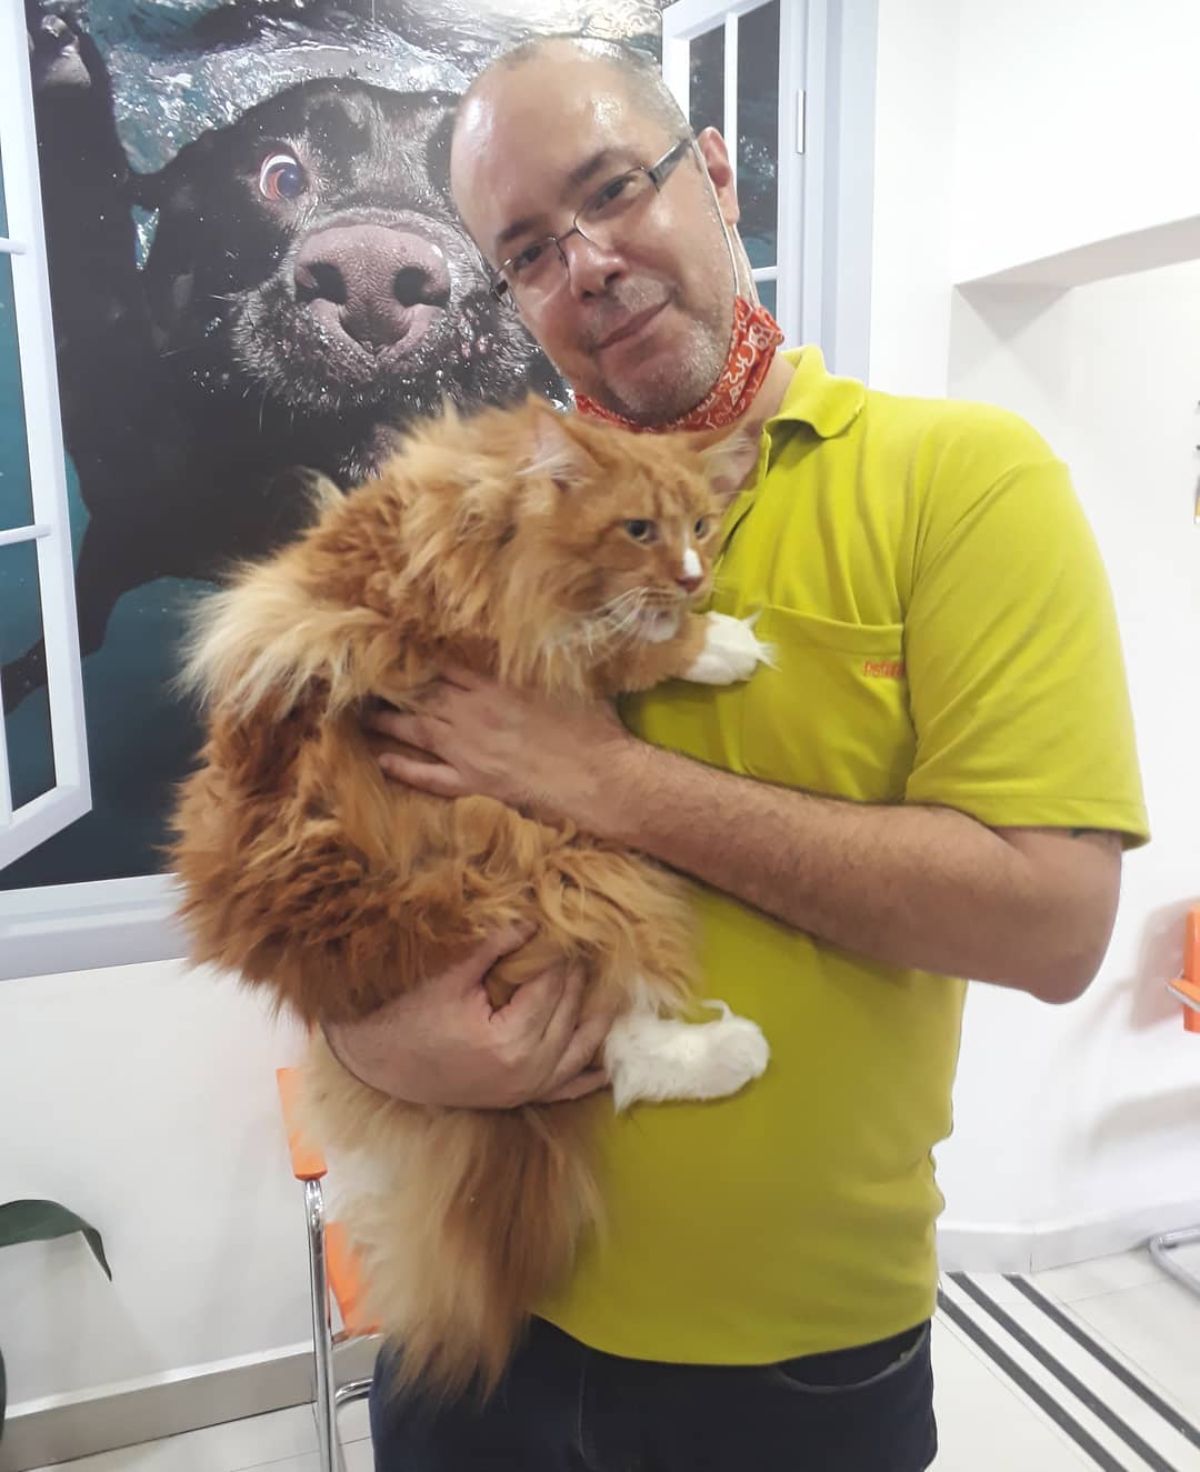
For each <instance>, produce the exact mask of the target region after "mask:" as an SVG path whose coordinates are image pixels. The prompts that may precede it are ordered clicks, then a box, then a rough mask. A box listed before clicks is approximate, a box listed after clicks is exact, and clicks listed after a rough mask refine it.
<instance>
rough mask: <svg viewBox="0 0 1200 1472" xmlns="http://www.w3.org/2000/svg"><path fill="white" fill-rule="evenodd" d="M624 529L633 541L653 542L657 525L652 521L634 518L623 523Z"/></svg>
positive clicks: (656, 534)
mask: <svg viewBox="0 0 1200 1472" xmlns="http://www.w3.org/2000/svg"><path fill="white" fill-rule="evenodd" d="M625 530H626V531H627V532H628V533H629V535H630V536H631V537H632V538H633V540H634V541H635V542H653V541H654V540H655V538H656V537H657V536H658V527H657V526H656V525H655V524H654V522H652V521H642V520H640V519H637V518H635V519H634V520H632V521H627V522H626V523H625Z"/></svg>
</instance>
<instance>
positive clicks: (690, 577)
mask: <svg viewBox="0 0 1200 1472" xmlns="http://www.w3.org/2000/svg"><path fill="white" fill-rule="evenodd" d="M675 581H676V582H677V583H678V584H679V586H680V587H681V588H682V589H683V591H684V592H685V593H694V592H695V591H696V589H697V588H698V587H699V586H700V584H701V583H702V582H703V581H704V574H703V573H699V572H681V573H680V574H679V576H678V577H677V578H676V579H675Z"/></svg>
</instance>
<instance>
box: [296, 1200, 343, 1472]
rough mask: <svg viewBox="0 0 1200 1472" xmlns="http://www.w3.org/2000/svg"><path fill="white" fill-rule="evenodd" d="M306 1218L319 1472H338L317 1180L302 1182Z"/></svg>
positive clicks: (322, 1218)
mask: <svg viewBox="0 0 1200 1472" xmlns="http://www.w3.org/2000/svg"><path fill="white" fill-rule="evenodd" d="M304 1205H305V1212H306V1215H307V1218H308V1269H309V1287H310V1290H311V1294H312V1328H313V1368H314V1372H315V1378H316V1387H315V1389H316V1396H315V1409H316V1417H317V1444H318V1449H319V1452H320V1463H321V1472H339V1469H340V1467H341V1460H342V1458H341V1447H340V1445H339V1443H338V1432H337V1386H336V1384H335V1381H334V1373H333V1326H332V1324H331V1322H330V1312H331V1310H330V1304H329V1276H328V1272H327V1270H326V1266H325V1201H324V1194H323V1192H322V1190H321V1183H320V1181H305V1183H304Z"/></svg>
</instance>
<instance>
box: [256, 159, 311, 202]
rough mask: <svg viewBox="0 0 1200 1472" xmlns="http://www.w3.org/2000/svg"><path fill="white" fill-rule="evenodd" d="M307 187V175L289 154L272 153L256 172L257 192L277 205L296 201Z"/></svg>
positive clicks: (296, 160)
mask: <svg viewBox="0 0 1200 1472" xmlns="http://www.w3.org/2000/svg"><path fill="white" fill-rule="evenodd" d="M307 187H308V175H307V174H306V173H305V172H304V169H303V167H302V166H301V164H300V161H299V159H297V158H296V156H295V155H294V154H291V153H273V154H271V156H270V157H269V158H266V159H264V160H263V166H262V168H261V169H259V171H258V191H259V193H260V194H261V195H262V197H263V198H264V199H269V200H271V201H273V202H274V203H278V202H279V201H280V200H284V199H298V198H299V197H300V195H302V194H303V193H304V191H305V189H306V188H307Z"/></svg>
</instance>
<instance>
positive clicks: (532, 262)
mask: <svg viewBox="0 0 1200 1472" xmlns="http://www.w3.org/2000/svg"><path fill="white" fill-rule="evenodd" d="M548 249H549V244H548V242H547V241H545V240H535V241H534V243H533V244H532V245H527V246H526V247H525V249H524V250H523V251H520V252H519V253H518V254H517V255H515V256H513V258H512V260H511V261H510V262H509V263H508V269H509V270H510V271H512V272H513V273H514V274H515V275H517V276H519V275H520V274H521V272H522V271H531V270H532V269H533V267H534V266H536V265H537V263H538V262H539V261H540V260H541V259H542V257H543V256H544V255H545V254H546V251H547V250H548Z"/></svg>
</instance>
